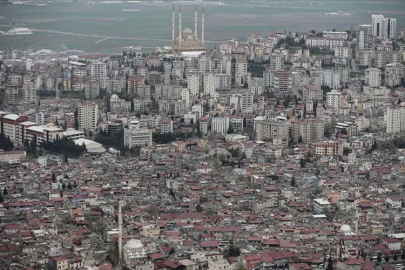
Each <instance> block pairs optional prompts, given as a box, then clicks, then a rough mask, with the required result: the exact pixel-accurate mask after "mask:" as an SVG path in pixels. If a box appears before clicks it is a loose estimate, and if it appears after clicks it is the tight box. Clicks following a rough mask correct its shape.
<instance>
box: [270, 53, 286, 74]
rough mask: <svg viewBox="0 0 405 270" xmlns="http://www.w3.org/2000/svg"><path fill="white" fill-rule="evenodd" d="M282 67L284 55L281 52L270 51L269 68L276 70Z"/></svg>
mask: <svg viewBox="0 0 405 270" xmlns="http://www.w3.org/2000/svg"><path fill="white" fill-rule="evenodd" d="M283 69H284V56H283V55H282V54H281V53H272V54H271V55H270V70H272V71H277V70H283Z"/></svg>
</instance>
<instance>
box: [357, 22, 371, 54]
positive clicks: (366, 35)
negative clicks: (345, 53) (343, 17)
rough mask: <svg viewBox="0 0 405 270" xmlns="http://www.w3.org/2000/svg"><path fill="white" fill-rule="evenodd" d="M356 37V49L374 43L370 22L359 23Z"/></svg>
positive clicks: (364, 47)
mask: <svg viewBox="0 0 405 270" xmlns="http://www.w3.org/2000/svg"><path fill="white" fill-rule="evenodd" d="M356 38H357V39H356V47H357V49H359V50H365V49H369V48H371V46H372V44H373V43H374V38H373V32H372V26H371V24H362V25H359V28H358V30H357V36H356Z"/></svg>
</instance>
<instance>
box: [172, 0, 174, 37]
mask: <svg viewBox="0 0 405 270" xmlns="http://www.w3.org/2000/svg"><path fill="white" fill-rule="evenodd" d="M172 42H174V5H173V11H172Z"/></svg>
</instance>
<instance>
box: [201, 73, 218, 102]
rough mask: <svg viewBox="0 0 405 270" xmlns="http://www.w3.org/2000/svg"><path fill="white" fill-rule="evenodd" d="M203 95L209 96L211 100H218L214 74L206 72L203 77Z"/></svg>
mask: <svg viewBox="0 0 405 270" xmlns="http://www.w3.org/2000/svg"><path fill="white" fill-rule="evenodd" d="M204 94H206V95H210V96H211V97H213V98H218V93H217V91H216V78H215V72H207V73H205V75H204Z"/></svg>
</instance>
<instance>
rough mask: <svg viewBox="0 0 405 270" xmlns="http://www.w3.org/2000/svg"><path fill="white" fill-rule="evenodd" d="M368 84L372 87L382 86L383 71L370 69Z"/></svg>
mask: <svg viewBox="0 0 405 270" xmlns="http://www.w3.org/2000/svg"><path fill="white" fill-rule="evenodd" d="M365 77H366V84H368V85H370V86H371V87H379V86H381V70H380V69H378V68H368V69H366V74H365Z"/></svg>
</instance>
